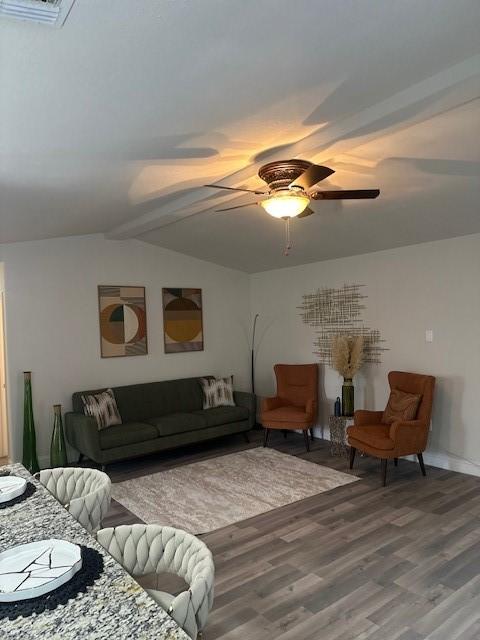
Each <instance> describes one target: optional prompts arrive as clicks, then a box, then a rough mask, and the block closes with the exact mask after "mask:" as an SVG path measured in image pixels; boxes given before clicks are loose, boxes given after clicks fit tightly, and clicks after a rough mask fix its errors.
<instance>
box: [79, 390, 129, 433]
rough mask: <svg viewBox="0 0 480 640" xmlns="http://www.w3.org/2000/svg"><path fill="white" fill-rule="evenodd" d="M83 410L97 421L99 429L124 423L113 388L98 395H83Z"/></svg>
mask: <svg viewBox="0 0 480 640" xmlns="http://www.w3.org/2000/svg"><path fill="white" fill-rule="evenodd" d="M82 402H83V412H84V414H85V415H86V416H92V418H95V420H96V421H97V427H98V430H99V431H101V430H102V429H106V428H107V427H112V426H114V425H117V424H122V418H121V417H120V413H119V411H118V407H117V401H116V400H115V395H114V393H113V390H112V389H107V390H106V391H103V393H97V394H96V395H84V396H82Z"/></svg>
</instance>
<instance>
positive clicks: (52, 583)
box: [0, 539, 82, 602]
mask: <svg viewBox="0 0 480 640" xmlns="http://www.w3.org/2000/svg"><path fill="white" fill-rule="evenodd" d="M81 567H82V556H81V550H80V547H79V546H78V545H76V544H72V543H71V542H67V541H66V540H55V539H51V540H40V541H39V542H30V543H29V544H22V545H20V546H18V547H13V548H12V549H8V550H7V551H4V552H3V553H0V602H17V601H19V600H29V599H30V598H36V597H37V596H41V595H43V594H44V593H48V592H49V591H53V590H54V589H56V588H57V587H60V586H61V585H62V584H65V583H66V582H68V581H69V580H70V579H71V578H73V576H74V575H75V574H76V573H77V571H79V570H80V569H81Z"/></svg>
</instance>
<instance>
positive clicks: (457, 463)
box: [38, 427, 480, 476]
mask: <svg viewBox="0 0 480 640" xmlns="http://www.w3.org/2000/svg"><path fill="white" fill-rule="evenodd" d="M299 433H301V432H300V431H299ZM313 433H314V435H315V436H316V437H317V438H319V437H321V438H323V440H330V432H329V430H328V427H325V428H322V427H314V429H313ZM405 459H406V460H412V461H415V460H416V458H415V456H405ZM423 459H424V461H425V464H427V465H429V466H431V467H439V468H440V469H446V470H448V471H457V472H458V473H466V474H468V475H470V476H480V462H479V463H478V465H477V464H475V463H474V462H470V461H469V460H465V458H460V457H456V456H452V455H450V454H448V453H444V452H441V451H425V453H424V454H423ZM38 462H39V465H40V468H41V469H47V468H48V467H49V466H50V457H49V456H40V457H39V458H38Z"/></svg>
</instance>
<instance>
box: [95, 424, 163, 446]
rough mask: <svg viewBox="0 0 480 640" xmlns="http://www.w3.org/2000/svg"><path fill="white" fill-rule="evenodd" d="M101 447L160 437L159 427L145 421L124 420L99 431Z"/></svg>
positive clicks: (123, 444)
mask: <svg viewBox="0 0 480 640" xmlns="http://www.w3.org/2000/svg"><path fill="white" fill-rule="evenodd" d="M98 437H99V440H100V449H114V448H115V447H123V446H125V445H129V444H135V443H137V442H145V441H146V440H154V439H155V438H158V431H157V429H156V428H155V427H154V426H152V425H151V424H146V423H144V422H124V423H123V424H118V425H116V426H114V427H107V428H106V429H102V430H101V431H99V432H98Z"/></svg>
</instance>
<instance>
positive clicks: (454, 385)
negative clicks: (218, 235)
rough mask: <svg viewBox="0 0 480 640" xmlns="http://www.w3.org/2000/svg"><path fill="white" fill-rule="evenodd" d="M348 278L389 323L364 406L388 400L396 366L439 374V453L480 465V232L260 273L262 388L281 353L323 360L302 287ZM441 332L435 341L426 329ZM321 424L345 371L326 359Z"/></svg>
mask: <svg viewBox="0 0 480 640" xmlns="http://www.w3.org/2000/svg"><path fill="white" fill-rule="evenodd" d="M344 283H358V284H364V285H366V287H365V289H364V292H365V293H366V295H367V296H368V298H367V299H366V300H365V303H366V306H367V309H366V310H365V312H364V316H363V317H364V318H365V322H366V324H367V326H370V327H373V328H378V329H380V330H381V333H382V335H383V337H384V338H385V339H386V341H387V343H386V345H385V346H386V347H388V348H389V349H390V350H389V351H386V352H384V355H383V358H382V360H383V362H382V364H381V365H367V366H365V368H364V369H363V370H362V371H361V372H360V373H359V375H358V377H357V378H356V380H355V386H356V389H355V391H356V406H357V408H360V407H365V408H369V409H383V408H384V406H385V403H386V400H387V397H388V384H387V373H388V371H390V370H391V369H400V370H406V371H417V372H422V373H430V374H432V375H435V376H436V377H437V385H438V386H437V392H436V398H435V406H434V415H433V421H432V428H433V430H432V433H431V437H430V445H429V450H430V455H429V457H428V460H430V462H431V463H433V464H437V465H439V466H446V467H451V468H456V469H458V470H463V471H467V472H471V473H478V472H479V467H476V466H475V465H472V464H468V463H466V462H463V460H464V459H467V460H471V461H472V462H474V463H476V464H477V465H480V235H478V234H477V235H472V236H465V237H461V238H454V239H450V240H444V241H439V242H432V243H427V244H421V245H415V246H410V247H404V248H401V249H394V250H389V251H381V252H378V253H372V254H368V255H361V256H355V257H351V258H344V259H339V260H331V261H327V262H317V263H315V264H309V265H303V266H299V267H293V268H286V269H281V270H275V271H269V272H263V273H259V274H255V275H254V276H252V279H251V311H252V314H254V313H260V319H259V324H258V354H257V359H256V380H257V393H259V394H260V395H269V394H271V393H272V392H273V390H274V378H273V373H272V367H273V365H274V364H275V363H276V362H286V363H300V362H314V361H315V357H314V356H313V355H312V351H313V347H312V344H313V339H314V337H315V330H314V329H312V328H310V327H308V326H307V325H305V324H303V322H302V320H301V318H300V316H299V310H298V309H297V307H298V306H299V305H301V303H302V294H304V293H308V292H311V291H314V290H316V289H317V288H319V287H324V286H328V287H340V286H342V285H343V284H344ZM426 329H432V330H433V332H434V341H433V343H426V342H425V330H426ZM320 377H321V382H320V393H321V397H322V407H321V417H320V421H319V424H320V425H321V426H324V425H325V424H326V419H327V416H328V414H329V413H332V407H333V402H334V399H335V397H336V396H337V395H340V392H341V378H340V377H339V376H338V374H337V373H336V372H334V371H333V370H331V369H329V368H328V367H324V366H323V365H322V366H321V376H320Z"/></svg>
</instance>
